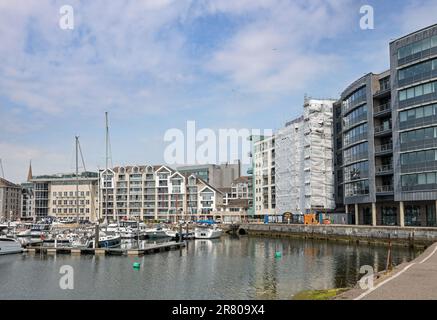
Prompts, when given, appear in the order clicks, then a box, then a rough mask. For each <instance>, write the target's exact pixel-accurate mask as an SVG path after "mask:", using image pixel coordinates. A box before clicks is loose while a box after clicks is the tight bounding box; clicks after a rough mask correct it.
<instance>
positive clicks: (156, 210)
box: [100, 165, 223, 221]
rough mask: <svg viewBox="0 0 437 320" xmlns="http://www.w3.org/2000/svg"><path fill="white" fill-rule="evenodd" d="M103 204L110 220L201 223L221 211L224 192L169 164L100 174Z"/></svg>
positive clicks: (101, 210) (122, 168) (101, 211)
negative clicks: (219, 208)
mask: <svg viewBox="0 0 437 320" xmlns="http://www.w3.org/2000/svg"><path fill="white" fill-rule="evenodd" d="M100 203H101V206H100V217H102V218H104V219H108V220H118V219H141V220H143V219H148V220H171V221H177V220H178V219H191V220H197V219H199V218H201V217H209V216H210V215H212V213H213V212H216V211H217V210H218V209H217V208H218V206H219V205H221V204H222V203H223V193H222V192H221V191H220V190H219V189H218V188H216V187H215V186H212V185H211V184H209V183H207V182H206V181H204V180H203V179H201V178H199V177H197V176H196V175H195V174H183V173H181V172H179V171H176V170H174V169H172V168H170V167H168V166H165V165H159V166H151V165H148V166H126V167H116V168H112V169H108V170H103V171H101V172H100Z"/></svg>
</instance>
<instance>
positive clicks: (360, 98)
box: [343, 86, 367, 113]
mask: <svg viewBox="0 0 437 320" xmlns="http://www.w3.org/2000/svg"><path fill="white" fill-rule="evenodd" d="M366 94H367V92H366V87H365V86H364V87H362V88H360V89H358V90H356V91H355V92H353V93H352V94H351V95H350V96H349V97H348V98H347V99H346V100H344V101H343V113H346V112H348V111H349V110H350V109H352V108H353V107H354V106H356V105H357V104H359V103H362V102H364V101H366Z"/></svg>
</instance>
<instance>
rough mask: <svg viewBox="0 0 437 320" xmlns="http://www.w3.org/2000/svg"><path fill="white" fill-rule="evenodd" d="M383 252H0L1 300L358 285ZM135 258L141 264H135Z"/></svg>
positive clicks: (332, 246)
mask: <svg viewBox="0 0 437 320" xmlns="http://www.w3.org/2000/svg"><path fill="white" fill-rule="evenodd" d="M148 243H150V242H140V246H142V245H144V246H146V245H147V244H148ZM123 245H125V246H134V245H137V244H136V241H134V243H128V242H125V243H123ZM276 252H281V254H282V255H281V256H280V257H275V253H276ZM392 253H393V262H394V263H395V264H399V263H401V262H403V261H409V260H411V259H413V258H414V257H415V256H416V254H417V253H416V252H415V251H412V250H410V249H407V248H395V247H393V248H392ZM386 257H387V248H386V247H380V246H356V245H351V244H344V243H331V242H326V241H311V240H300V239H265V238H249V237H247V236H244V237H241V238H238V237H222V239H215V240H196V241H192V242H190V243H189V245H188V247H187V248H184V249H182V250H181V251H179V250H176V251H165V252H161V253H157V254H153V255H146V256H142V257H135V258H134V257H126V256H122V257H120V256H93V255H82V256H71V255H57V256H40V255H34V256H32V255H11V256H2V257H0V287H1V288H2V290H1V291H0V298H3V299H289V298H290V297H291V296H292V295H293V294H295V293H297V292H299V291H302V290H308V289H328V288H333V287H346V286H351V285H354V284H355V283H356V282H357V281H358V280H359V278H360V277H361V275H360V274H359V269H360V267H361V266H362V265H372V266H374V267H375V269H376V270H379V271H380V270H383V269H385V263H386ZM133 262H139V263H140V264H141V268H140V269H137V270H135V269H134V268H133V267H132V263H133ZM65 264H68V265H71V266H73V268H74V270H75V289H74V290H72V291H68V290H67V291H65V290H61V289H60V288H59V278H60V276H61V275H60V274H59V268H60V267H61V266H62V265H65Z"/></svg>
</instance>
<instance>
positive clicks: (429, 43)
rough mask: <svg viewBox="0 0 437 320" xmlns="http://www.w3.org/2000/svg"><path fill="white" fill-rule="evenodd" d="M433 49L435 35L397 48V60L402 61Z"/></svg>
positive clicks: (436, 42)
mask: <svg viewBox="0 0 437 320" xmlns="http://www.w3.org/2000/svg"><path fill="white" fill-rule="evenodd" d="M434 47H437V35H436V36H433V37H432V38H427V39H423V40H420V41H417V42H414V43H411V44H409V45H406V46H404V47H401V48H399V50H398V59H403V58H406V57H408V56H411V55H413V54H417V53H420V52H422V51H424V50H427V49H430V48H434Z"/></svg>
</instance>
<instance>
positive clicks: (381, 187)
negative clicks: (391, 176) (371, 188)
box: [376, 184, 394, 193]
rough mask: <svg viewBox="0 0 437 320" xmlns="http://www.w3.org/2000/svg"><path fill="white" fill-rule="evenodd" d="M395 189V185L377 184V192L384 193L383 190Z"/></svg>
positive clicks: (390, 190)
mask: <svg viewBox="0 0 437 320" xmlns="http://www.w3.org/2000/svg"><path fill="white" fill-rule="evenodd" d="M392 191H394V187H393V185H392V184H391V185H386V186H376V192H377V193H382V192H392Z"/></svg>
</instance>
